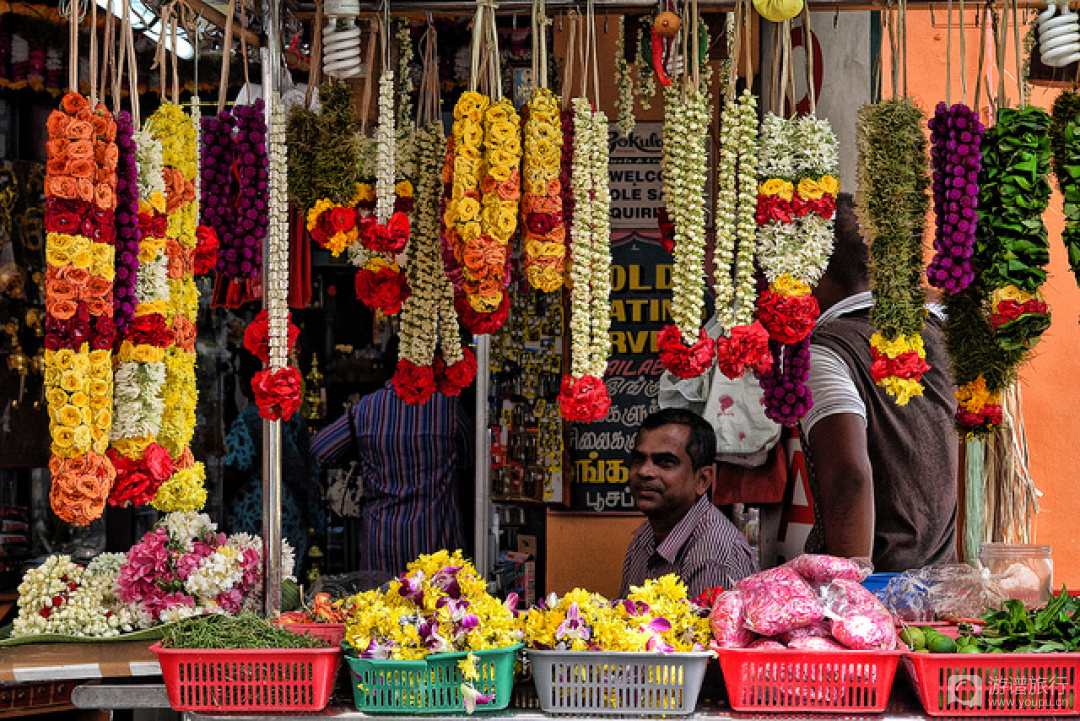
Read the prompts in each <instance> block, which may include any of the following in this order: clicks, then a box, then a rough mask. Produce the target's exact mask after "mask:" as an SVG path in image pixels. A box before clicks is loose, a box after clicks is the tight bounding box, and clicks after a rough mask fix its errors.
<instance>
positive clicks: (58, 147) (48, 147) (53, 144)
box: [45, 115, 69, 160]
mask: <svg viewBox="0 0 1080 721" xmlns="http://www.w3.org/2000/svg"><path fill="white" fill-rule="evenodd" d="M60 117H62V118H66V117H67V116H66V115H60ZM49 134H50V135H52V131H49ZM68 142H69V141H68V140H67V138H61V137H54V138H53V139H52V140H50V141H48V142H46V143H45V152H46V153H48V157H49V160H53V159H56V158H63V157H64V156H65V155H67V147H68Z"/></svg>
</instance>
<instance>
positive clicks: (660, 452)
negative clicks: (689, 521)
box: [630, 425, 711, 522]
mask: <svg viewBox="0 0 1080 721" xmlns="http://www.w3.org/2000/svg"><path fill="white" fill-rule="evenodd" d="M689 437H690V429H689V428H687V427H686V426H682V425H667V426H661V427H659V428H654V429H651V430H645V429H642V430H640V431H638V434H637V439H636V440H635V442H634V450H633V451H632V452H631V454H630V492H631V493H632V494H633V496H634V502H635V503H636V504H637V507H638V510H639V511H641V512H642V513H644V514H645V515H646V516H648V517H649V519H650V520H659V521H665V520H666V521H669V522H677V521H678V520H679V519H681V518H682V517H683V515H685V514H686V512H687V511H688V510H690V507H691V506H693V505H694V503H696V502H697V499H698V496H700V495H701V494H702V493H704V492H705V489H706V488H708V486H709V482H710V480H711V479H710V478H709V475H708V473H707V467H706V468H700V469H698V470H697V472H695V471H694V468H693V463H692V462H691V460H690V456H689V455H688V454H687V452H686V441H687V440H688V439H689Z"/></svg>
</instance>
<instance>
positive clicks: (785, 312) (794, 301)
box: [757, 290, 819, 345]
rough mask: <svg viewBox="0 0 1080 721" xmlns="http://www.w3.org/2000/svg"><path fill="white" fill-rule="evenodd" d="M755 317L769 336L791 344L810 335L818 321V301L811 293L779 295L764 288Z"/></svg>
mask: <svg viewBox="0 0 1080 721" xmlns="http://www.w3.org/2000/svg"><path fill="white" fill-rule="evenodd" d="M757 306H758V312H757V317H758V320H759V321H761V324H762V325H763V326H765V329H766V330H767V331H769V336H770V337H771V338H772V339H773V340H775V341H779V342H780V343H784V344H786V345H792V344H794V343H798V342H799V341H801V340H803V339H805V338H806V336H808V335H810V331H812V330H813V329H814V323H816V322H817V317H818V314H819V311H818V302H817V298H815V297H814V296H812V295H799V296H795V295H780V294H779V293H776V292H775V291H771V290H767V291H765V292H764V293H762V294H761V297H760V298H758V303H757Z"/></svg>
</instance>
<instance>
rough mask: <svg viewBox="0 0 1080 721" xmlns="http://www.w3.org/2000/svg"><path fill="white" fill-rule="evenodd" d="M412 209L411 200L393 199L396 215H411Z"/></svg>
mask: <svg viewBox="0 0 1080 721" xmlns="http://www.w3.org/2000/svg"><path fill="white" fill-rule="evenodd" d="M412 209H413V199H412V198H411V197H410V198H395V199H394V212H397V213H411V212H412Z"/></svg>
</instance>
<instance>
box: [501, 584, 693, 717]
mask: <svg viewBox="0 0 1080 721" xmlns="http://www.w3.org/2000/svg"><path fill="white" fill-rule="evenodd" d="M708 612H709V609H708V608H703V607H700V606H698V605H697V604H695V603H694V602H693V601H691V600H690V599H689V598H688V597H687V593H686V586H685V585H684V584H683V583H682V581H680V580H679V579H678V578H677V577H676V576H674V575H667V576H664V577H662V578H659V579H655V580H649V581H646V582H645V583H644V584H642V585H641V586H633V587H631V589H630V593H629V594H628V595H627V597H626V598H625V599H621V600H617V601H614V602H609V601H608V600H607V599H606V598H604V597H603V596H601V595H599V594H596V593H589V592H588V591H584V590H582V589H580V588H576V589H574V590H573V591H571V592H570V593H568V594H566V595H565V596H563V597H562V598H558V597H557V596H554V595H552V596H549V597H548V598H547V599H546V600H545V601H543V602H542V603H541V604H539V605H538V606H537V607H536V608H533V609H531V610H530V611H529V612H528V613H527V614H526V616H525V617H524V619H523V622H522V625H523V628H524V631H525V640H526V642H527V643H528V645H529V649H530V650H529V659H530V662H531V663H532V667H533V678H534V680H535V681H536V687H537V694H538V696H539V698H540V707H541V708H542V709H543V710H544V711H546V712H549V713H554V712H567V711H575V712H581V713H585V712H587V713H595V714H626V713H650V714H651V713H674V714H678V713H690V712H692V711H693V710H694V707H695V705H696V703H697V697H698V693H699V692H700V690H701V683H702V681H703V680H704V675H705V667H706V664H707V662H708V659H709V658H710V657H711V656H712V655H713V653H712V652H711V651H708V650H706V647H705V644H706V643H707V642H708V640H709V637H710V633H711V629H710V626H709V618H708Z"/></svg>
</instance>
